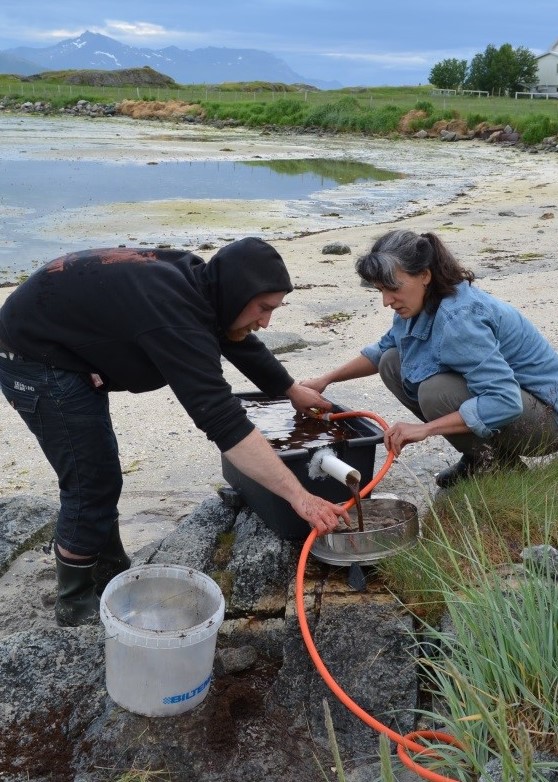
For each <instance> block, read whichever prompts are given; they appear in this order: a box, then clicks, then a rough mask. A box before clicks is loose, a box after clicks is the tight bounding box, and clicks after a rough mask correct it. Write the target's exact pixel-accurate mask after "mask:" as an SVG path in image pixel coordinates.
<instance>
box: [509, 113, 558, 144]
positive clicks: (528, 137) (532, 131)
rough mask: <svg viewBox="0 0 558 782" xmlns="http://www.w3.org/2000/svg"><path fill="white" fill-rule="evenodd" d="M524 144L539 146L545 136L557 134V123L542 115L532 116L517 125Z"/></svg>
mask: <svg viewBox="0 0 558 782" xmlns="http://www.w3.org/2000/svg"><path fill="white" fill-rule="evenodd" d="M517 127H518V130H519V132H520V133H521V138H522V140H523V141H524V142H525V144H539V143H540V142H541V141H542V140H543V139H544V138H546V137H547V136H555V135H556V134H558V121H557V120H553V119H551V118H550V117H547V116H545V115H542V114H534V115H533V116H531V117H528V118H526V119H524V120H521V121H519V122H518V123H517Z"/></svg>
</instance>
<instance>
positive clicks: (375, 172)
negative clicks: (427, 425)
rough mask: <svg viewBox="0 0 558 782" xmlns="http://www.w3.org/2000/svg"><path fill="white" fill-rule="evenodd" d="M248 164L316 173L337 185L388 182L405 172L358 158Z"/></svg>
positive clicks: (298, 173)
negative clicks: (371, 181)
mask: <svg viewBox="0 0 558 782" xmlns="http://www.w3.org/2000/svg"><path fill="white" fill-rule="evenodd" d="M244 165H246V166H255V167H258V166H260V167H264V168H269V169H270V170H271V171H274V172H275V173H276V174H286V175H288V176H304V175H305V174H314V175H315V176H317V177H320V180H321V181H322V183H325V182H335V183H336V184H337V185H352V184H354V183H355V182H368V181H370V180H376V181H378V182H387V181H390V180H393V179H402V178H403V177H404V174H400V173H398V172H396V171H388V170H387V169H385V168H376V166H372V165H371V164H370V163H361V162H360V161H358V160H332V159H331V158H304V159H302V160H250V161H246V162H245V163H244Z"/></svg>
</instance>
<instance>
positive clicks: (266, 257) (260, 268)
mask: <svg viewBox="0 0 558 782" xmlns="http://www.w3.org/2000/svg"><path fill="white" fill-rule="evenodd" d="M203 277H204V283H205V285H206V286H207V287H206V290H207V295H208V296H209V299H210V301H211V303H212V305H213V308H214V310H215V312H216V313H217V318H218V321H219V326H220V327H221V328H222V329H223V330H226V329H227V328H228V327H229V326H230V325H231V323H233V321H234V320H235V319H236V318H237V317H238V315H239V314H240V313H241V312H242V310H243V309H244V307H245V306H246V305H247V304H248V302H249V301H251V299H253V298H254V296H257V295H258V294H260V293H276V292H279V291H285V292H286V293H290V292H291V291H292V289H293V286H292V283H291V279H290V277H289V272H288V271H287V267H286V266H285V263H284V261H283V259H282V258H281V256H280V255H279V253H278V252H277V250H275V249H274V248H273V247H272V246H271V245H270V244H268V243H267V242H264V241H263V240H262V239H256V238H254V237H248V238H247V239H240V240H239V241H237V242H232V243H231V244H228V245H226V246H225V247H222V248H221V249H220V250H219V252H217V253H216V254H215V255H214V256H213V257H212V258H211V260H209V261H208V262H207V264H206V265H205V269H204V270H203Z"/></svg>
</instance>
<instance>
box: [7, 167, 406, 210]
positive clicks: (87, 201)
mask: <svg viewBox="0 0 558 782" xmlns="http://www.w3.org/2000/svg"><path fill="white" fill-rule="evenodd" d="M400 176H401V175H400V174H398V173H395V172H392V171H386V170H383V169H378V168H376V167H375V166H372V165H370V164H368V163H361V162H359V161H352V160H330V159H324V160H321V159H311V160H306V159H303V160H265V161H264V160H258V161H245V162H244V161H242V162H237V161H223V160H217V161H173V162H161V163H141V164H133V163H122V164H115V163H102V162H98V161H80V160H2V161H0V207H4V208H5V209H7V210H18V218H17V219H18V220H21V219H22V218H21V216H20V213H19V210H20V209H25V210H29V212H31V210H32V212H33V213H34V215H35V216H39V215H45V214H48V213H49V212H52V211H55V210H59V209H74V208H76V207H80V206H94V205H96V204H107V203H115V202H127V203H130V202H137V201H145V200H150V201H153V200H160V199H172V198H186V199H193V198H196V199H197V198H204V199H205V198H217V199H229V198H232V199H242V200H257V199H272V200H274V199H280V200H285V199H304V198H307V197H308V196H310V195H312V194H314V193H316V192H317V191H320V190H324V189H326V188H327V189H329V188H332V187H336V186H338V185H345V184H353V183H355V182H366V181H372V180H379V181H386V180H390V179H397V178H400Z"/></svg>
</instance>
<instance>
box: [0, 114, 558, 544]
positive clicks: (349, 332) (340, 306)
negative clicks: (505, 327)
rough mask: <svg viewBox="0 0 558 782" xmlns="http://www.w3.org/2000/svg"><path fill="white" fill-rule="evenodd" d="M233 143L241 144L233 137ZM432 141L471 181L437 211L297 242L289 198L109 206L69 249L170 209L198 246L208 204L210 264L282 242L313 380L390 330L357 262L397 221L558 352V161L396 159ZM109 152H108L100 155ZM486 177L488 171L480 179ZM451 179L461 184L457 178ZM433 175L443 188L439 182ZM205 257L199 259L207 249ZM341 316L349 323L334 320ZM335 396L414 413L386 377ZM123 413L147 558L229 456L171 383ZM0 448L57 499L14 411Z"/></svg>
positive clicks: (428, 450)
mask: <svg viewBox="0 0 558 782" xmlns="http://www.w3.org/2000/svg"><path fill="white" fill-rule="evenodd" d="M105 124H106V123H105ZM134 127H135V130H134V132H135V133H137V134H139V136H138V137H137V138H136V137H134V138H127V148H128V150H129V153H130V154H133V155H134V156H135V155H138V156H143V158H144V159H150V158H151V156H152V154H153V143H152V144H151V146H149V145H147V146H145V143H144V142H145V138H146V137H151V136H154V135H156V134H157V136H158V138H161V137H162V136H164V135H167V136H168V135H170V136H173V134H174V135H176V134H177V133H178V131H177V130H176V128H170V129H169V130H168V133H167V132H166V131H164V132H163V130H162V129H161V126H159V125H156V126H154V125H148V124H147V123H139V124H138V125H136V126H134ZM199 134H202V135H203V134H207V135H206V140H205V141H203V142H200V141H198V142H194V141H192V142H187V141H184V142H182V143H183V144H187V143H191V145H194V146H195V144H198V147H202V149H203V154H206V155H208V156H211V155H216V154H219V155H222V156H224V155H235V156H237V157H240V156H245V157H246V159H248V158H250V157H252V156H260V157H261V156H264V155H269V154H273V155H275V156H286V155H289V154H301V149H300V144H301V143H304V145H305V146H306V148H307V149H305V150H304V153H305V154H306V153H308V154H322V153H323V152H324V150H322V149H320V144H321V142H320V139H319V138H312V137H308V136H305V137H304V139H302V140H301V139H299V138H297V137H281V136H271V137H270V136H262V135H261V134H254V133H253V132H247V133H245V134H243V133H241V132H238V133H236V134H235V141H234V150H233V149H232V148H231V149H230V150H229V151H227V152H223V148H224V146H225V145H224V143H223V140H222V139H221V138H220V137H219V134H218V131H216V130H215V129H213V130H211V131H209V130H208V129H202V130H201V131H199V132H198V135H199ZM140 136H141V138H140ZM227 138H228V139H230V134H229V136H227ZM78 141H79V140H78ZM82 141H83V139H82ZM151 141H152V142H153V139H151ZM175 141H176V139H175ZM328 143H331V145H333V147H335V145H345V147H347V148H351V145H353V146H354V148H355V150H356V149H357V147H360V148H363V147H364V146H365V142H363V140H362V139H359V140H355V139H344V138H334V139H331V140H330V142H328ZM382 143H384V142H382ZM385 143H386V144H387V143H388V142H385ZM83 144H84V154H90V153H91V154H93V152H91V146H92V144H91V143H90V144H89V146H88V144H87V143H86V142H85V141H83ZM422 145H439V146H440V147H442V146H443V147H444V148H445V149H446V150H447V163H448V165H452V164H454V165H455V168H456V178H460V179H459V181H460V182H461V181H463V187H460V189H459V190H458V192H454V193H453V194H448V193H445V192H444V193H441V194H440V201H444V202H443V203H435V201H436V197H435V196H433V197H432V198H431V199H430V202H429V203H428V204H427V202H424V203H416V204H413V205H412V206H409V205H407V208H406V210H403V211H404V212H406V214H407V216H405V214H392V215H388V218H387V219H385V220H379V219H378V218H377V217H376V216H374V215H370V216H369V218H368V222H366V221H364V217H363V218H362V219H363V221H364V222H363V223H362V224H360V225H351V226H348V227H343V218H342V212H341V217H340V218H339V219H337V220H336V221H335V223H334V224H332V218H331V217H330V218H329V221H328V220H327V219H326V218H324V220H323V221H322V224H319V225H316V224H309V225H306V224H305V222H304V220H302V221H300V220H298V221H297V227H296V233H295V234H294V235H293V232H292V230H291V231H288V232H287V233H289V234H290V236H291V238H280V237H278V238H273V236H271V237H270V236H269V233H270V232H271V233H272V234H273V230H270V228H269V226H270V221H271V219H272V214H271V211H272V210H273V209H275V210H276V211H277V212H280V211H281V209H282V206H281V204H277V203H275V204H274V205H270V204H266V202H257V204H256V205H254V204H250V206H249V208H246V206H245V205H244V204H243V202H240V201H236V202H228V203H226V204H220V203H219V202H211V204H203V205H201V204H200V203H198V204H197V205H196V202H188V203H183V202H172V203H169V204H168V205H167V207H165V205H164V204H162V203H160V202H157V203H153V204H151V205H147V206H146V205H141V204H130V205H120V206H119V207H118V209H113V210H111V209H110V208H106V209H104V210H101V213H99V212H98V211H97V218H95V210H91V211H90V212H89V213H82V214H81V215H80V214H75V215H69V216H68V215H67V216H66V217H67V220H66V223H65V225H66V230H67V234H68V241H71V239H72V237H75V238H76V241H77V239H78V237H79V246H80V247H83V246H87V240H88V239H91V241H93V240H95V241H97V240H99V241H102V243H103V244H110V239H111V234H113V235H114V242H113V243H114V245H116V244H120V243H122V237H123V236H125V241H126V242H127V243H128V244H129V245H132V244H133V238H134V237H138V236H142V237H143V235H144V234H143V233H142V226H143V227H145V223H146V221H147V222H149V220H151V219H152V215H153V214H154V213H155V212H156V211H157V210H159V212H160V214H159V215H158V217H157V220H158V221H160V223H159V222H157V229H156V230H153V231H151V229H150V231H151V233H150V236H152V237H153V238H154V237H155V235H157V236H158V237H159V241H160V237H161V226H162V227H163V228H162V230H163V231H164V226H165V225H166V226H167V228H168V241H169V243H170V244H171V245H172V246H181V244H184V242H183V241H182V242H181V243H178V240H179V239H181V235H179V234H180V231H181V230H182V229H183V228H184V223H185V222H187V220H188V219H190V218H187V217H185V215H186V213H187V212H192V211H194V210H195V209H197V211H198V214H197V215H196V216H195V220H196V223H197V224H198V225H201V224H203V220H204V219H206V218H207V219H208V220H209V215H210V213H211V214H212V215H213V218H212V219H213V220H214V223H212V231H211V232H210V236H209V237H207V238H208V239H211V240H212V241H213V245H214V248H215V249H213V250H201V251H199V254H200V255H201V256H202V257H204V258H206V259H208V258H209V257H210V256H211V255H212V254H213V253H214V252H215V250H216V249H218V247H220V246H221V245H223V244H225V243H226V241H228V240H230V239H231V238H235V237H236V236H237V235H239V234H240V235H261V236H262V237H263V238H268V239H269V240H270V241H272V243H273V244H274V246H275V247H276V248H277V249H278V251H279V252H280V253H281V254H282V255H283V257H284V259H285V261H286V263H287V266H288V268H289V270H290V272H291V276H292V279H293V282H294V284H295V286H296V288H295V291H294V292H293V293H292V294H291V295H290V296H289V297H288V300H287V304H286V306H284V307H282V308H281V309H280V310H279V311H278V312H277V313H276V315H274V318H273V321H272V323H271V326H270V329H269V331H270V332H274V333H281V334H282V333H288V334H293V333H294V334H297V335H299V336H300V337H302V338H303V340H305V341H306V342H307V343H308V346H307V347H306V348H305V349H302V350H297V351H292V352H288V353H284V354H281V355H280V356H279V358H280V359H281V360H282V361H284V362H285V366H286V367H287V369H288V370H289V372H290V373H291V375H293V376H294V377H295V378H296V379H299V380H301V379H303V378H305V377H311V376H313V375H316V374H319V373H321V372H323V371H325V370H326V369H327V368H328V367H331V366H332V365H334V364H337V363H339V362H342V361H345V360H348V359H350V358H352V357H354V356H355V355H356V354H357V353H358V351H359V349H360V347H361V346H362V345H364V344H366V343H367V342H371V341H374V340H375V339H376V338H377V337H378V336H380V335H381V334H382V333H383V332H384V331H385V330H386V329H387V328H388V327H389V323H390V321H391V313H390V312H389V311H387V310H384V309H383V308H382V305H381V300H380V298H379V296H378V294H377V293H376V292H374V291H372V290H370V289H369V288H367V287H365V286H361V285H360V283H359V279H358V278H357V276H356V274H355V272H354V262H355V260H356V258H357V257H358V256H359V254H360V253H362V252H364V251H365V250H366V249H367V248H368V247H369V245H370V244H371V242H372V240H373V239H374V238H375V237H377V236H378V235H380V234H381V233H384V232H385V231H387V230H389V229H391V228H394V227H397V228H408V229H411V230H414V231H418V232H423V231H434V232H437V233H439V234H440V236H441V237H442V238H443V239H444V240H445V241H446V242H447V243H448V244H449V246H450V247H451V248H452V249H453V250H454V252H455V253H456V255H457V256H458V257H459V258H460V259H461V260H462V262H463V263H464V264H465V265H467V266H468V267H470V268H472V269H473V270H474V271H475V273H476V274H477V277H478V284H479V285H480V286H481V287H483V288H484V289H486V290H488V291H490V292H491V293H493V294H495V295H496V296H498V297H499V298H501V299H504V300H506V301H509V302H511V303H512V304H513V305H515V306H516V307H518V308H519V309H520V310H522V311H523V312H524V313H525V314H526V315H527V316H528V317H529V318H531V320H532V321H533V322H534V323H535V324H536V325H537V326H538V327H539V328H540V330H541V331H542V332H543V333H544V334H545V335H546V336H547V337H548V338H549V339H550V341H551V342H552V343H553V344H554V345H557V346H558V315H557V314H556V313H557V312H558V306H557V305H558V285H557V281H558V280H557V277H558V271H557V263H556V219H557V218H558V155H552V154H529V153H526V152H521V151H519V150H516V149H513V148H498V147H494V146H492V145H487V144H485V143H483V142H476V141H473V142H461V143H459V144H452V145H448V144H445V145H442V144H441V142H438V141H431V140H430V141H408V142H397V143H396V144H395V145H393V146H392V147H391V154H394V155H398V156H403V157H406V158H409V159H411V158H412V157H413V156H415V157H416V158H417V160H419V162H420V158H421V155H422V153H423V151H424V149H425V146H422ZM324 146H325V147H326V149H325V151H326V152H327V150H328V149H330V147H329V146H328V145H327V144H325V143H324ZM144 147H145V149H144ZM110 149H111V141H110V138H107V139H105V142H104V147H103V150H104V151H103V154H111V153H110ZM184 149H185V148H184V147H183V148H182V149H181V152H184ZM107 150H108V151H107ZM386 150H387V152H386V154H387V153H388V152H389V151H390V150H389V149H388V148H387V147H386ZM98 152H99V149H97V151H96V153H95V154H98ZM53 154H55V152H53ZM189 154H192V155H196V154H198V155H199V154H201V150H200V149H194V148H193V147H192V150H191V151H190V152H189ZM464 161H465V163H466V167H465V168H466V171H465V168H464V166H465V163H464ZM475 161H478V166H476V164H475ZM475 170H476V171H478V172H479V173H478V174H476V175H475V173H474V172H475ZM449 174H451V172H449ZM445 176H446V177H448V171H446V172H445ZM428 177H431V173H430V172H429V173H428ZM449 178H450V179H451V176H449ZM431 181H433V182H434V185H435V177H434V178H433V179H432V180H431ZM456 181H457V180H456ZM454 189H455V188H454ZM202 206H203V209H202ZM204 210H205V211H204ZM270 210H271V211H270ZM202 211H204V213H203V214H200V212H202ZM409 212H410V213H409ZM281 220H283V223H284V222H285V220H286V215H285V214H283V213H281ZM291 220H293V221H294V220H295V218H294V217H291ZM301 222H302V225H301ZM283 223H282V224H283ZM324 223H325V225H324ZM78 226H79V230H78ZM181 226H182V227H181ZM232 226H234V234H233V235H232V236H231V235H230V234H231V227H232ZM57 230H62V229H61V228H57ZM282 230H283V229H282ZM266 231H267V233H266ZM306 232H308V233H306ZM144 233H145V231H144ZM279 233H280V232H279ZM219 237H221V238H220V239H219ZM331 242H342V243H344V244H347V245H349V247H350V248H351V253H350V254H346V255H326V254H323V253H322V248H323V247H324V245H325V244H328V243H331ZM91 246H93V245H91ZM191 249H193V250H195V251H198V250H197V248H196V247H195V246H193V247H191ZM9 292H10V289H9V288H3V289H1V290H0V301H3V300H4V299H5V297H6V296H7V295H8V294H9ZM339 313H341V314H342V316H343V317H338V318H331V317H329V316H332V315H336V314H337V315H338V314H339ZM225 374H226V376H227V378H228V379H229V382H230V383H231V385H232V387H233V389H234V390H235V391H241V390H245V389H249V388H250V386H249V385H248V384H247V381H246V380H245V379H244V378H242V377H241V376H240V375H238V373H236V371H235V370H233V368H232V367H230V366H229V365H226V366H225ZM327 395H328V396H329V398H331V399H332V400H334V401H338V402H340V403H342V404H345V405H348V406H349V407H352V408H360V409H369V410H373V411H375V412H377V413H379V414H380V415H381V416H382V417H383V418H385V419H386V421H388V422H390V423H391V422H394V421H395V420H411V419H412V417H411V416H410V414H409V413H408V412H407V411H406V410H404V409H403V408H402V407H401V406H400V405H399V404H398V403H397V402H396V401H395V400H394V399H393V398H391V397H390V396H389V394H388V393H387V392H385V391H384V389H383V387H382V384H381V382H380V381H379V379H378V378H372V379H370V380H366V381H364V382H362V381H352V382H348V383H343V384H339V385H337V386H335V387H331V389H329V390H328V394H327ZM111 405H112V411H113V417H114V423H115V429H116V432H117V435H118V439H119V444H120V451H121V461H122V466H123V469H124V473H125V483H124V491H123V495H122V502H121V512H122V517H123V527H124V533H123V535H124V537H125V538H126V537H128V540H129V541H130V540H131V539H132V538H133V548H134V549H135V550H137V548H139V547H140V544H141V543H142V542H144V541H147V540H148V539H153V538H155V537H162V536H163V535H164V534H165V532H166V531H168V530H169V529H170V527H172V525H173V524H174V523H175V522H176V518H177V517H179V516H181V515H184V514H185V513H187V512H189V510H191V509H192V507H194V506H195V505H196V504H197V503H199V502H200V501H201V500H203V499H204V498H205V497H207V496H209V495H211V494H212V493H213V492H214V491H215V489H216V488H218V487H219V486H220V485H222V484H223V478H222V476H221V470H220V455H219V453H218V451H217V448H216V447H215V446H214V445H213V444H212V443H209V442H208V441H207V440H206V438H205V436H204V435H203V433H201V432H199V431H197V430H196V429H195V427H194V426H193V424H192V422H191V420H190V419H189V417H188V416H187V414H186V413H185V411H184V410H183V409H182V408H181V406H180V405H179V403H178V402H177V401H176V400H175V398H174V397H173V395H172V393H171V392H170V391H169V390H168V389H161V390H159V391H157V392H153V393H149V394H143V395H139V396H133V395H131V394H127V393H120V394H113V395H112V397H111ZM382 450H383V449H381V448H380V449H378V451H380V452H381V451H382ZM454 453H455V452H453V451H452V449H451V448H450V447H449V445H447V444H446V443H445V441H444V440H443V439H442V438H432V439H430V440H428V441H427V442H426V443H421V444H417V445H414V446H409V447H408V448H407V449H406V450H405V451H404V453H403V455H402V457H401V459H400V460H399V464H398V465H397V466H396V467H395V468H394V470H393V471H392V472H393V476H394V477H392V478H391V479H390V481H387V488H393V486H394V485H397V476H398V475H399V476H412V475H413V474H416V475H418V476H419V477H420V476H421V475H422V476H424V475H425V474H428V475H431V474H432V472H433V471H434V470H435V469H440V468H442V467H443V466H445V465H446V464H448V463H450V462H451V461H453V456H454ZM0 454H1V455H0V469H1V473H2V479H1V482H0V496H4V497H7V496H11V495H14V494H19V493H25V494H34V495H44V496H49V497H52V498H56V494H57V491H56V486H55V482H54V479H53V473H52V471H51V469H50V467H49V465H48V464H47V463H46V460H45V459H44V458H43V457H42V455H41V453H40V452H39V450H38V448H37V446H36V443H35V441H34V439H33V438H32V437H31V436H30V435H29V434H28V433H27V431H26V429H25V426H24V425H23V424H22V422H21V421H20V419H19V417H18V416H17V415H16V414H15V413H14V412H13V411H12V410H10V408H9V407H8V405H7V404H5V403H4V406H3V407H2V414H1V415H0ZM378 459H381V453H378ZM127 522H129V526H128V527H127V526H126V523H127Z"/></svg>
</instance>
